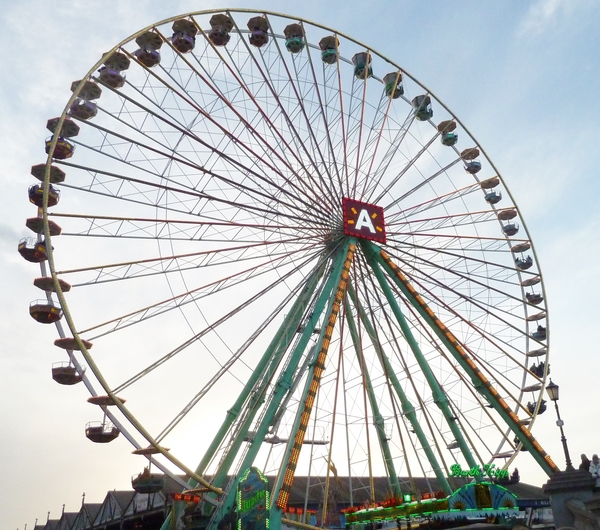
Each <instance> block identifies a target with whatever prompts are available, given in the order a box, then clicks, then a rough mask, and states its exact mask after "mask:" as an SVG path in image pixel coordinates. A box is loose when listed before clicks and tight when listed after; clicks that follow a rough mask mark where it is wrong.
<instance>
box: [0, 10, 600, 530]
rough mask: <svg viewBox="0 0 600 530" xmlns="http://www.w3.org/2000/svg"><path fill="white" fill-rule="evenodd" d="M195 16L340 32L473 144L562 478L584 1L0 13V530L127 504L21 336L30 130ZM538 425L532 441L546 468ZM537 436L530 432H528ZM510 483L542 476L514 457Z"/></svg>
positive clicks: (591, 174)
mask: <svg viewBox="0 0 600 530" xmlns="http://www.w3.org/2000/svg"><path fill="white" fill-rule="evenodd" d="M213 7H249V8H256V9H260V8H263V9H268V10H271V11H278V12H282V13H287V14H289V15H296V16H298V17H302V18H306V19H309V20H313V21H315V22H318V23H321V24H324V25H327V26H330V27H332V28H335V29H337V30H339V31H340V32H343V33H346V34H348V35H350V36H352V37H354V38H356V39H358V40H360V41H362V42H364V43H366V44H368V45H369V46H371V47H372V48H373V49H375V50H377V51H378V52H380V53H381V54H383V55H385V56H387V57H389V58H390V59H392V60H393V61H395V62H397V63H398V64H400V65H401V66H402V67H403V68H404V69H405V70H406V71H408V72H410V73H411V74H412V75H413V76H415V77H416V78H417V79H418V80H419V81H421V82H422V83H423V84H424V85H426V86H427V87H429V88H431V90H432V91H433V92H434V93H435V94H436V96H438V97H439V98H440V99H441V100H442V101H444V103H446V105H448V107H449V108H450V109H451V110H452V111H453V112H454V113H455V114H456V115H457V116H458V117H459V118H460V119H461V121H462V122H464V123H465V125H466V126H467V127H468V128H469V130H470V131H471V132H472V133H473V135H474V136H475V137H476V138H477V140H478V141H479V143H480V145H481V146H483V148H484V149H485V150H486V152H487V154H488V155H489V156H490V158H491V159H492V160H493V161H494V163H495V165H496V166H497V167H498V168H499V170H500V172H501V173H502V175H503V176H504V179H505V182H506V183H507V185H508V187H509V188H510V190H511V192H512V194H513V196H514V198H515V201H516V203H517V205H518V206H519V209H520V211H521V213H522V215H523V218H524V221H525V222H526V224H527V227H528V229H529V232H530V234H531V236H532V238H533V241H534V243H535V246H536V252H537V255H538V258H539V262H540V268H541V270H542V273H543V277H544V281H545V286H546V293H547V296H548V309H549V315H550V326H551V329H552V344H551V377H552V379H553V381H554V382H556V383H558V384H559V385H560V387H561V401H560V405H561V414H562V415H563V417H564V419H565V432H566V435H567V438H568V441H569V447H570V449H571V456H572V457H573V459H574V461H575V464H576V465H577V464H578V463H579V455H580V453H582V452H585V453H587V454H588V456H591V454H592V453H595V452H600V427H599V424H600V422H599V418H600V405H599V403H598V400H597V398H596V388H597V385H598V377H599V373H600V372H599V368H598V367H597V366H596V365H597V358H598V356H597V348H598V347H597V343H598V340H597V334H598V326H597V323H596V322H597V300H598V298H597V297H598V296H600V274H598V268H597V263H598V258H599V254H600V241H599V238H598V230H599V229H600V209H599V208H598V207H597V204H598V200H597V197H598V195H599V194H600V184H599V183H598V182H599V177H598V167H600V149H598V147H597V145H598V120H599V118H600V99H599V98H598V95H599V90H600V74H599V73H598V72H600V58H599V57H600V53H599V52H600V35H599V34H598V31H597V27H598V24H599V23H600V3H599V2H598V1H597V0H532V1H522V0H504V1H502V2H491V1H488V2H481V1H480V0H462V1H459V2H444V1H433V0H427V1H423V0H412V1H408V0H407V1H402V0H380V1H377V2H368V1H362V2H358V1H356V0H344V1H343V2H341V1H337V0H333V1H329V2H324V1H322V0H321V1H312V0H304V1H302V2H298V3H297V5H294V3H291V2H283V1H282V0H270V1H269V2H267V3H263V4H259V3H256V2H252V3H251V2H237V3H233V4H229V5H227V4H220V3H217V2H214V1H205V2H192V1H184V0H171V1H169V2H164V1H162V2H159V1H157V0H139V1H136V2H131V1H128V0H120V1H116V0H102V1H100V0H71V1H68V2H67V1H63V0H55V1H53V2H48V1H47V0H20V1H19V2H8V1H7V0H0V42H1V46H0V50H1V52H0V65H1V67H2V69H1V71H2V81H0V91H1V92H0V117H1V119H0V142H1V143H0V145H1V146H2V147H1V149H0V159H1V164H0V168H1V169H0V171H1V174H2V184H3V186H2V189H3V190H4V202H3V206H4V208H3V210H4V215H3V216H2V218H1V220H0V256H1V257H0V266H1V269H0V270H1V271H2V274H1V275H0V293H2V301H3V305H2V306H0V314H1V317H2V318H0V337H1V338H0V341H1V342H0V344H1V348H0V425H1V427H0V450H1V452H0V511H1V513H2V515H3V517H2V519H3V523H2V526H3V528H8V529H14V528H21V529H22V528H23V527H24V525H25V524H27V526H28V528H31V527H32V526H33V524H34V521H35V520H36V518H37V519H39V520H40V521H45V518H46V514H47V512H50V515H51V517H52V518H58V517H59V516H60V511H61V509H62V505H63V504H65V505H66V509H67V510H68V511H77V510H78V509H79V505H80V502H81V495H82V493H83V492H85V494H86V500H87V501H89V502H101V501H102V500H103V499H104V495H105V493H106V491H107V490H111V489H127V488H129V480H130V476H131V475H132V474H134V473H136V472H138V471H139V469H138V468H139V460H136V459H134V458H133V457H131V456H130V450H131V448H130V447H129V446H128V445H127V442H126V441H125V440H123V439H119V440H117V441H116V442H115V443H113V444H110V445H108V446H99V445H96V444H92V443H90V442H89V441H88V440H86V438H85V436H84V432H83V429H84V425H85V423H86V422H87V421H90V420H91V419H97V418H96V417H95V416H97V414H94V412H95V411H93V410H92V406H91V405H87V404H86V403H85V399H86V397H87V396H86V394H85V389H84V388H83V387H81V386H78V387H72V388H68V387H61V386H59V385H57V384H56V383H55V382H54V381H52V379H51V375H50V367H51V364H52V362H54V361H57V360H60V355H57V353H56V352H55V351H54V350H56V349H55V348H54V347H53V346H52V340H53V339H54V338H55V331H54V330H53V329H51V328H50V327H44V326H41V325H39V324H37V323H35V322H34V321H33V320H32V319H31V318H30V317H29V315H28V310H27V308H28V304H29V302H30V301H31V300H33V299H35V298H37V297H39V294H40V292H39V291H38V290H37V289H36V288H35V287H33V285H32V280H33V278H34V277H36V276H38V275H39V271H38V270H37V267H36V266H35V265H32V264H29V263H27V262H25V261H24V260H23V259H22V258H21V257H20V256H19V255H18V253H17V243H18V241H19V239H21V238H22V237H25V236H29V234H30V233H29V230H28V229H27V228H26V227H25V219H26V218H27V217H30V216H32V215H33V207H32V206H31V205H30V204H29V202H28V200H27V187H28V185H30V184H32V183H33V178H32V177H31V176H30V174H29V170H30V167H31V165H33V164H36V163H40V162H42V161H43V160H44V153H43V141H44V139H45V138H46V136H47V135H48V132H47V131H46V129H45V123H46V120H47V119H48V118H50V117H54V116H57V115H59V114H60V113H61V111H62V109H63V107H64V105H65V103H66V101H67V100H68V98H69V97H70V91H69V87H70V84H71V82H72V81H73V80H76V79H80V78H81V77H82V76H83V75H84V74H85V73H86V72H87V71H88V69H89V68H90V67H91V66H92V65H93V64H94V63H95V62H96V61H97V60H98V58H99V57H100V55H101V54H102V53H103V52H105V51H106V50H108V49H109V48H111V47H112V46H114V45H115V44H116V43H117V42H119V41H121V40H123V39H124V38H126V37H127V36H128V35H130V34H132V33H134V32H135V31H137V30H138V29H140V28H142V27H145V26H147V25H150V24H152V23H153V22H157V21H160V20H162V19H164V18H167V17H171V16H174V15H177V14H181V13H186V12H190V11H194V10H198V9H204V8H207V9H208V8H213ZM555 419H556V418H555V414H554V411H553V410H548V412H547V413H546V414H544V415H543V416H541V417H540V419H539V423H536V426H535V427H536V431H535V434H536V436H537V437H538V439H539V440H540V442H541V444H542V445H543V447H544V448H545V449H546V450H547V451H548V452H549V453H550V454H551V455H552V456H553V458H554V460H555V461H556V462H557V463H558V464H559V466H560V467H564V457H563V454H562V448H561V445H560V435H559V432H558V429H557V427H556V425H555ZM538 429H539V430H538ZM515 465H516V466H517V467H518V468H519V469H520V471H521V477H522V480H523V481H524V482H528V483H531V484H536V485H541V484H542V483H543V482H544V481H545V476H544V474H543V472H542V471H541V470H539V469H538V468H537V465H536V464H535V463H534V462H533V460H532V459H531V458H530V457H529V456H528V455H526V454H524V455H520V456H519V457H518V459H517V461H516V463H515Z"/></svg>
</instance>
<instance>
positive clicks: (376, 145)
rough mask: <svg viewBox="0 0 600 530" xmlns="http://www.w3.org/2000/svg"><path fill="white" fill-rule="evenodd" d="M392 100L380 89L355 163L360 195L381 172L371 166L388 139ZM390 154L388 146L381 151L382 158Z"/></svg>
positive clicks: (364, 192) (362, 195)
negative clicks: (360, 156)
mask: <svg viewBox="0 0 600 530" xmlns="http://www.w3.org/2000/svg"><path fill="white" fill-rule="evenodd" d="M392 101H393V99H392V98H391V97H387V96H386V94H385V92H384V91H382V95H381V98H380V100H379V105H378V106H377V108H376V110H375V116H374V117H373V123H372V125H371V126H370V127H369V134H368V137H367V139H366V140H365V146H364V150H363V156H362V159H361V161H360V162H359V163H358V164H357V177H358V168H360V169H361V173H362V175H361V178H360V179H358V178H357V189H358V188H360V187H362V191H361V192H360V193H359V196H361V197H366V194H367V188H368V185H369V181H370V179H373V180H374V181H375V182H376V181H377V176H376V175H377V173H378V172H379V173H381V171H380V170H379V171H374V169H373V168H374V165H375V163H376V161H377V160H378V159H379V150H380V148H381V149H382V150H383V149H384V144H385V142H387V141H388V138H387V137H388V135H389V133H390V130H388V127H389V126H390V125H391V123H390V122H391V120H390V119H389V118H390V115H389V113H390V110H391V106H392ZM397 147H398V146H395V149H397ZM391 156H392V155H391V150H390V148H389V147H388V149H387V150H386V152H385V153H383V159H386V158H389V159H391ZM379 167H381V166H379Z"/></svg>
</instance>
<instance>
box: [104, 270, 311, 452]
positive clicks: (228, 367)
mask: <svg viewBox="0 0 600 530" xmlns="http://www.w3.org/2000/svg"><path fill="white" fill-rule="evenodd" d="M319 267H320V266H317V267H316V268H315V269H314V271H316V270H318V269H319ZM314 271H313V272H314ZM303 286H304V284H302V283H301V284H299V285H298V286H297V287H296V289H295V290H294V291H291V292H290V293H289V295H288V296H287V297H285V298H284V299H283V300H282V302H281V303H280V304H279V305H278V306H277V307H276V308H275V309H274V310H273V312H272V313H271V314H269V315H268V317H267V319H266V320H265V321H264V322H262V323H261V324H260V325H259V326H258V327H257V329H256V330H255V331H254V332H253V333H252V335H250V336H249V337H248V338H247V339H246V340H245V342H244V344H242V346H241V347H240V348H239V349H238V350H237V351H235V352H233V354H232V355H231V356H230V358H229V359H227V361H226V362H225V363H224V364H223V365H222V366H221V367H220V368H219V369H218V371H217V372H216V373H215V375H214V376H213V377H212V378H211V379H210V380H209V381H208V382H207V383H206V384H205V385H204V387H203V388H202V389H201V390H200V391H199V392H197V393H196V394H195V395H194V396H193V397H192V399H191V400H190V401H189V402H188V403H187V404H186V406H185V407H184V408H183V409H182V410H181V411H180V412H179V413H178V414H177V416H175V418H173V419H172V420H171V421H170V422H169V424H168V425H167V426H166V427H165V428H164V429H163V430H162V431H161V432H160V434H159V435H158V436H157V437H156V439H157V441H161V440H163V439H164V438H165V437H166V436H167V435H168V434H169V433H170V432H171V431H172V430H173V429H174V428H175V427H176V426H177V425H178V424H179V423H180V422H181V421H182V420H183V419H184V418H185V416H186V415H187V414H188V413H189V412H190V411H191V410H193V408H194V407H195V406H196V405H198V403H200V402H201V400H202V399H203V398H204V397H205V396H206V395H207V394H208V392H209V391H210V390H211V389H212V388H213V387H214V385H215V384H216V383H217V381H219V380H220V379H221V378H222V377H223V376H224V375H225V374H227V373H228V372H230V370H231V368H232V367H233V366H234V365H235V363H236V362H238V361H239V360H240V358H241V356H242V355H243V354H244V353H245V352H246V351H247V350H248V348H250V347H251V346H252V345H253V343H254V342H255V341H256V339H257V338H258V337H259V336H260V335H261V334H262V333H263V332H264V330H265V329H266V328H267V327H268V326H269V324H271V323H272V322H273V321H274V319H275V318H276V317H277V316H278V315H280V314H281V312H282V311H283V310H284V308H285V307H286V306H287V304H288V303H289V302H290V301H291V300H292V299H294V298H295V297H296V296H297V295H298V293H299V291H300V289H301V288H302V287H303ZM148 373H150V370H146V371H144V372H142V373H140V374H137V375H136V376H135V377H133V378H131V379H129V380H128V381H126V382H124V383H123V384H122V385H120V387H119V388H118V389H115V393H116V392H121V391H122V390H124V389H125V388H127V387H128V386H130V385H132V384H133V383H135V382H137V381H138V380H139V379H141V378H142V377H143V376H144V375H147V374H148ZM275 373H276V371H275V370H270V374H271V377H274V376H275ZM269 382H270V379H268V380H266V381H263V382H262V386H264V385H265V384H266V383H269Z"/></svg>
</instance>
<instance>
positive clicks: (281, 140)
mask: <svg viewBox="0 0 600 530" xmlns="http://www.w3.org/2000/svg"><path fill="white" fill-rule="evenodd" d="M203 34H204V33H203ZM204 35H205V34H204ZM207 42H208V41H207ZM245 46H246V49H247V51H248V52H249V57H251V58H252V59H251V61H252V62H253V63H254V65H255V66H256V67H257V68H258V69H259V70H260V71H261V74H262V82H263V83H264V84H265V86H269V84H268V82H267V77H266V76H265V75H264V69H261V68H260V66H259V64H258V62H257V61H256V59H255V58H254V56H253V55H252V53H251V52H250V50H249V48H248V45H247V44H245ZM215 52H216V53H217V56H218V58H220V59H223V56H222V55H221V54H220V52H219V51H217V50H215ZM227 53H228V54H229V61H228V62H227V61H224V60H222V61H221V63H219V64H221V65H223V66H224V67H225V68H226V69H227V72H228V73H229V74H230V75H231V76H234V78H235V80H236V81H237V83H238V86H239V87H240V88H241V89H242V91H243V93H244V94H246V96H247V97H248V98H249V99H250V101H251V102H252V103H253V105H254V111H253V112H254V116H258V117H260V118H261V120H264V121H265V123H266V124H267V125H268V128H267V129H266V130H265V132H267V133H268V134H269V135H275V137H274V138H273V139H274V140H276V142H277V146H278V147H277V148H275V147H273V146H271V145H269V143H268V142H267V141H266V139H265V137H264V136H261V134H260V132H259V131H258V130H257V128H256V127H255V126H253V125H252V124H251V120H248V119H247V118H244V117H242V115H241V114H240V113H239V112H237V111H235V109H234V107H233V106H232V102H229V101H227V100H226V99H225V97H224V95H223V93H222V92H221V91H220V90H219V88H218V86H216V85H215V86H214V88H213V90H214V91H215V93H216V94H217V95H218V96H219V97H220V98H222V99H223V101H224V104H225V105H226V106H227V108H228V110H230V111H231V112H234V113H236V115H237V118H238V119H239V120H240V123H243V124H244V125H245V127H246V129H247V130H248V131H249V133H250V134H251V137H252V138H253V139H259V140H261V142H262V144H263V145H264V151H265V154H266V155H267V156H273V155H274V156H275V158H276V159H277V160H276V161H275V160H274V161H273V167H278V166H281V165H282V164H283V165H284V167H285V166H287V167H288V169H289V171H290V173H291V174H292V175H294V176H295V177H296V179H297V181H298V183H297V184H293V186H294V187H296V188H297V189H298V190H301V191H306V190H307V189H310V187H307V186H306V185H303V182H304V178H303V177H302V176H301V174H300V173H298V172H296V171H294V170H292V166H291V165H290V163H289V162H288V159H292V160H293V159H294V158H295V159H296V162H297V167H298V168H299V169H300V172H301V173H302V172H303V173H306V177H307V178H308V182H312V183H313V184H315V181H314V180H313V178H312V175H311V172H309V171H307V169H306V168H304V163H303V161H302V160H301V159H300V158H299V157H298V154H297V152H298V148H299V149H300V150H303V151H304V152H305V156H308V157H309V159H310V153H309V152H308V150H307V149H306V147H305V146H304V144H300V145H298V146H297V149H293V148H292V147H291V145H289V144H288V142H287V140H286V139H285V137H284V136H283V135H282V134H281V133H280V132H279V127H277V126H276V124H275V123H273V121H272V119H271V116H270V115H269V114H267V113H266V112H264V111H263V109H262V107H261V106H260V105H259V104H258V103H257V101H256V99H255V96H254V95H253V94H252V91H251V90H250V88H249V87H248V85H247V84H246V82H245V76H244V74H243V73H242V72H241V71H240V70H239V68H237V63H236V61H234V60H233V59H232V53H233V52H231V51H229V50H227ZM198 65H199V68H201V69H202V70H204V71H205V72H206V69H205V66H204V65H203V64H202V62H200V61H198ZM231 65H233V67H232V66H231ZM196 73H197V74H198V75H200V76H201V74H200V72H199V71H197V70H196ZM206 73H207V74H208V72H206ZM204 80H205V81H206V84H207V85H208V86H211V85H212V84H211V83H209V82H208V81H207V80H206V79H204ZM270 90H271V94H272V95H273V97H277V92H276V91H274V90H273V88H272V87H270ZM234 102H235V101H234ZM278 103H279V102H278ZM244 109H245V110H246V112H247V113H248V114H249V115H250V116H252V111H251V110H250V108H249V107H244ZM279 109H280V110H281V111H282V112H283V113H284V114H285V109H284V107H283V106H282V105H281V104H280V103H279ZM274 117H276V116H274ZM254 121H256V120H254ZM289 123H291V122H290V121H289V120H288V124H289ZM296 135H297V132H296V133H295V134H294V135H292V139H293V140H295V138H296ZM233 138H235V137H233ZM233 138H232V140H233ZM282 147H285V149H283V151H282V153H281V154H279V149H281V148H282ZM288 183H289V181H288ZM309 199H312V200H316V201H317V202H321V201H322V197H321V196H319V194H315V195H314V196H312V197H309Z"/></svg>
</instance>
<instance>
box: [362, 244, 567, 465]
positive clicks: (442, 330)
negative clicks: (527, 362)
mask: <svg viewBox="0 0 600 530" xmlns="http://www.w3.org/2000/svg"><path fill="white" fill-rule="evenodd" d="M361 246H362V248H363V252H364V253H365V255H366V256H367V257H368V260H369V261H370V262H371V263H373V264H377V265H380V266H381V267H382V268H383V269H384V270H385V271H386V273H387V274H388V276H389V277H390V278H391V279H392V281H393V282H394V283H395V285H396V286H397V287H398V289H400V291H401V292H402V294H404V296H406V298H407V300H409V301H410V303H411V304H412V305H413V306H414V307H415V309H416V310H417V311H418V312H419V314H420V315H421V317H422V318H423V320H424V321H425V322H427V324H428V325H429V326H430V327H431V329H432V330H433V331H434V333H435V334H436V335H437V336H438V337H439V339H440V340H441V341H442V343H443V344H444V346H445V347H446V348H447V349H448V351H449V352H450V354H451V355H452V356H453V357H454V358H455V359H456V361H457V362H458V363H459V364H460V366H461V368H462V369H463V370H464V371H465V373H466V374H467V375H468V376H469V377H470V378H471V380H472V382H473V385H474V386H475V388H476V389H477V391H478V392H480V393H481V394H482V395H483V396H484V397H485V398H486V399H487V400H488V402H489V403H490V404H491V405H492V407H493V408H494V410H496V412H498V414H499V415H500V417H501V418H502V419H503V421H504V422H505V423H506V425H508V427H509V428H510V429H511V430H512V431H513V433H514V434H515V436H517V438H518V439H519V440H520V441H521V443H522V444H523V447H525V449H527V450H528V451H529V452H530V454H531V455H532V456H533V458H534V459H535V460H536V462H537V463H538V464H539V465H540V467H541V468H542V469H543V470H544V471H545V472H546V474H547V475H548V476H552V475H554V474H555V473H557V472H559V471H560V470H559V468H558V466H557V465H556V464H555V463H554V461H553V460H552V458H550V456H549V455H548V454H547V453H546V452H545V451H544V449H543V448H542V446H541V445H540V444H539V442H538V441H537V440H536V439H535V438H534V437H533V435H532V434H531V431H530V430H529V429H528V428H527V427H526V426H525V425H523V424H522V423H521V422H520V420H519V417H518V416H517V415H516V414H515V412H514V411H512V410H511V409H510V407H509V406H508V404H507V403H506V401H504V399H503V398H502V397H501V396H500V394H499V393H498V391H497V390H496V389H495V388H494V386H493V385H492V383H491V382H490V381H489V380H488V379H487V377H486V376H485V375H484V374H483V373H482V372H481V370H480V369H479V368H478V367H477V366H476V364H475V363H474V361H473V359H471V357H470V355H469V354H468V353H467V351H466V349H465V348H464V346H463V345H462V344H461V343H460V342H459V341H458V339H457V338H456V337H455V336H454V335H453V334H452V332H451V331H450V330H449V329H448V328H447V327H446V326H445V325H444V324H443V323H442V322H441V321H440V319H439V318H438V317H437V316H436V315H435V314H434V312H433V311H432V310H431V308H430V307H429V306H428V305H427V304H426V303H425V301H424V300H423V298H422V297H421V296H420V295H419V294H418V293H417V292H416V291H415V289H414V288H413V287H412V285H411V284H410V283H409V282H408V279H407V278H406V277H405V276H404V274H403V273H402V271H401V270H400V268H399V267H398V266H397V265H396V264H395V263H394V262H393V261H392V260H391V258H390V256H389V255H388V254H387V253H386V252H385V251H383V250H382V249H380V248H379V247H378V246H377V245H375V244H373V243H371V242H368V241H364V240H363V241H361Z"/></svg>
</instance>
